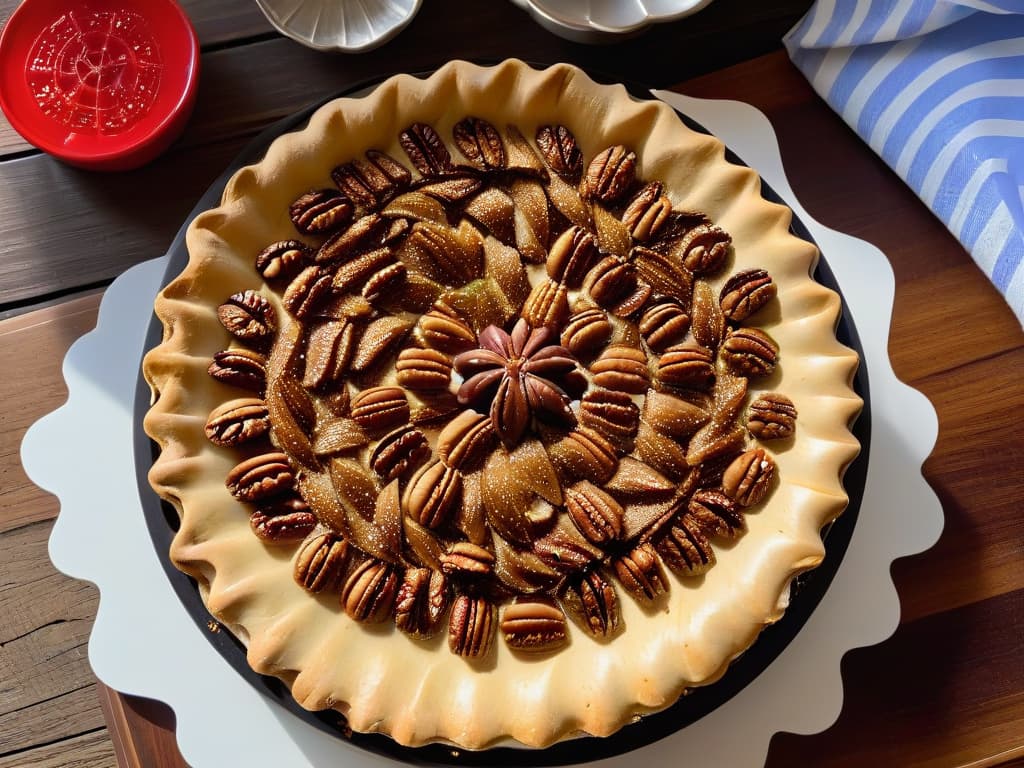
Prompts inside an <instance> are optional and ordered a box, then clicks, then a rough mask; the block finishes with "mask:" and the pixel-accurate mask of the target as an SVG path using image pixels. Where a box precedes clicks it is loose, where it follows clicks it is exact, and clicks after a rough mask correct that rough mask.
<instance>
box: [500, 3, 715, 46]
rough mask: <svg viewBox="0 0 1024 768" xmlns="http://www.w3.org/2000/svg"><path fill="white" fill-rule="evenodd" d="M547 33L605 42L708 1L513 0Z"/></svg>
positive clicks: (671, 18) (685, 13)
mask: <svg viewBox="0 0 1024 768" xmlns="http://www.w3.org/2000/svg"><path fill="white" fill-rule="evenodd" d="M512 2H513V3H515V4H516V5H518V6H519V7H520V8H523V9H524V10H526V11H529V12H530V14H531V15H532V16H533V18H534V19H535V20H536V21H537V23H539V24H540V25H541V26H542V27H544V28H545V29H547V30H548V31H549V32H552V33H553V34H556V35H558V36H559V37H564V38H565V39H567V40H572V41H573V42H577V43H608V42H612V41H614V40H615V39H617V38H620V37H629V36H631V35H636V34H639V33H640V32H642V31H643V30H645V29H647V28H648V27H649V26H651V25H652V24H659V23H662V22H666V21H675V20H676V19H681V18H683V17H684V16H689V15H691V14H694V13H696V12H697V11H699V10H701V9H702V8H704V7H705V6H707V5H709V4H710V3H711V0H512Z"/></svg>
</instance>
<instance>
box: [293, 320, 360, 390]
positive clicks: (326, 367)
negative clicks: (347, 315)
mask: <svg viewBox="0 0 1024 768" xmlns="http://www.w3.org/2000/svg"><path fill="white" fill-rule="evenodd" d="M357 335H358V326H357V325H356V324H355V323H353V322H352V321H351V320H329V321H327V322H325V323H318V324H317V325H315V326H313V328H312V330H310V332H309V336H308V337H307V339H306V370H305V371H304V372H303V375H302V385H303V386H304V387H306V388H308V389H319V388H321V387H323V386H325V385H327V384H330V383H333V382H340V381H342V379H343V378H344V376H345V374H346V373H347V372H348V366H349V363H351V362H352V354H353V353H354V352H355V348H356V343H357Z"/></svg>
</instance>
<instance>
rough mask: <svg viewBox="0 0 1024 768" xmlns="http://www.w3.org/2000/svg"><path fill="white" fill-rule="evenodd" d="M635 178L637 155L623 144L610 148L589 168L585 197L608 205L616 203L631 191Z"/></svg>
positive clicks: (586, 177)
mask: <svg viewBox="0 0 1024 768" xmlns="http://www.w3.org/2000/svg"><path fill="white" fill-rule="evenodd" d="M635 176H636V154H635V153H634V152H632V151H631V150H629V149H626V147H624V146H622V145H621V144H616V145H615V146H613V147H608V149H606V150H604V151H603V152H601V153H599V154H598V155H597V157H595V158H594V159H593V160H591V161H590V165H589V166H587V173H586V176H585V178H584V179H583V197H584V198H585V199H588V200H597V201H599V202H602V203H605V204H606V205H607V204H609V203H614V202H615V201H616V200H618V199H619V198H620V197H622V196H623V195H625V194H626V193H627V192H628V191H629V190H630V188H631V187H632V186H633V181H634V179H635Z"/></svg>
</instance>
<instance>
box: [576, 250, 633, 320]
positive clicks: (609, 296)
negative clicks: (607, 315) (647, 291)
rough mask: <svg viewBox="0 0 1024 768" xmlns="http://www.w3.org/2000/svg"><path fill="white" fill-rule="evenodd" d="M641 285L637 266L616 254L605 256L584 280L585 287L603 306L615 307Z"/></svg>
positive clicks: (591, 296)
mask: <svg viewBox="0 0 1024 768" xmlns="http://www.w3.org/2000/svg"><path fill="white" fill-rule="evenodd" d="M638 285H639V278H638V276H637V272H636V267H634V266H633V265H632V264H630V263H629V262H624V261H620V260H619V259H617V258H615V257H614V256H605V257H604V258H603V259H601V260H600V261H599V262H598V263H597V265H596V266H594V267H593V269H591V270H590V272H588V273H587V278H586V280H584V281H583V289H584V290H585V291H586V292H587V293H589V294H590V298H592V299H593V300H594V301H595V302H596V303H597V304H599V305H600V306H602V307H608V308H614V307H615V306H616V305H618V304H619V303H620V302H622V301H624V300H625V299H627V298H629V297H630V296H631V295H632V294H633V293H635V292H636V290H637V287H638Z"/></svg>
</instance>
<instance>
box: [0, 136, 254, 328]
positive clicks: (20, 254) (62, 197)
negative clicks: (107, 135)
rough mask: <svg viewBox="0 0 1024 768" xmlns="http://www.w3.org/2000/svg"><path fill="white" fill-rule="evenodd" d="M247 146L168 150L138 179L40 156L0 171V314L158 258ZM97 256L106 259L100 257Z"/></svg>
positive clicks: (0, 165) (2, 166) (230, 144)
mask: <svg viewBox="0 0 1024 768" xmlns="http://www.w3.org/2000/svg"><path fill="white" fill-rule="evenodd" d="M244 144H245V139H244V138H240V139H234V140H231V141H225V142H221V143H217V144H210V145H206V146H203V147H201V148H197V149H192V150H189V151H172V152H170V153H168V154H166V155H164V156H163V157H161V158H160V159H159V160H157V161H156V162H155V163H153V164H152V165H150V166H148V167H147V168H145V169H141V170H139V171H133V172H129V173H120V174H94V173H89V172H87V171H82V170H78V169H75V168H71V167H69V166H66V165H63V164H61V163H59V162H57V161H56V160H53V159H52V158H50V157H48V156H45V155H37V156H33V157H26V158H22V159H18V160H9V161H7V162H3V163H0V189H6V190H19V194H18V195H17V196H13V195H10V194H9V195H5V196H3V197H2V198H0V218H2V219H3V220H4V221H5V232H4V236H5V244H4V248H5V256H4V259H3V260H2V265H0V307H3V309H0V312H2V311H3V310H10V309H11V308H12V307H13V308H17V307H19V306H21V303H22V302H25V301H33V300H38V299H41V298H44V297H49V296H52V295H54V294H55V293H60V292H64V291H69V290H75V289H78V288H81V287H85V286H93V285H97V284H105V283H107V282H109V281H110V280H111V279H112V278H114V277H115V276H116V275H118V274H120V273H121V272H123V271H124V270H125V269H127V268H128V267H129V266H131V265H132V264H135V263H138V262H141V261H145V260H147V259H151V258H154V257H156V256H160V255H161V254H163V253H164V252H165V251H166V249H167V247H168V246H169V245H170V243H171V240H172V239H173V238H174V234H175V232H177V230H178V228H179V227H180V226H181V224H182V222H183V221H184V219H185V216H186V215H187V214H188V212H189V211H190V210H191V209H192V206H193V205H194V204H195V201H196V200H197V199H198V198H199V197H200V196H201V195H202V193H203V192H204V191H205V190H206V188H207V187H208V186H209V185H210V183H211V182H212V181H213V180H214V179H215V178H216V177H217V176H218V175H219V174H220V172H221V170H223V168H224V167H225V166H226V165H227V164H228V162H229V161H230V160H231V158H233V157H234V156H235V155H236V154H237V153H238V151H239V150H240V149H241V147H242V146H243V145H244ZM103 254H109V256H105V255H103Z"/></svg>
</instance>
